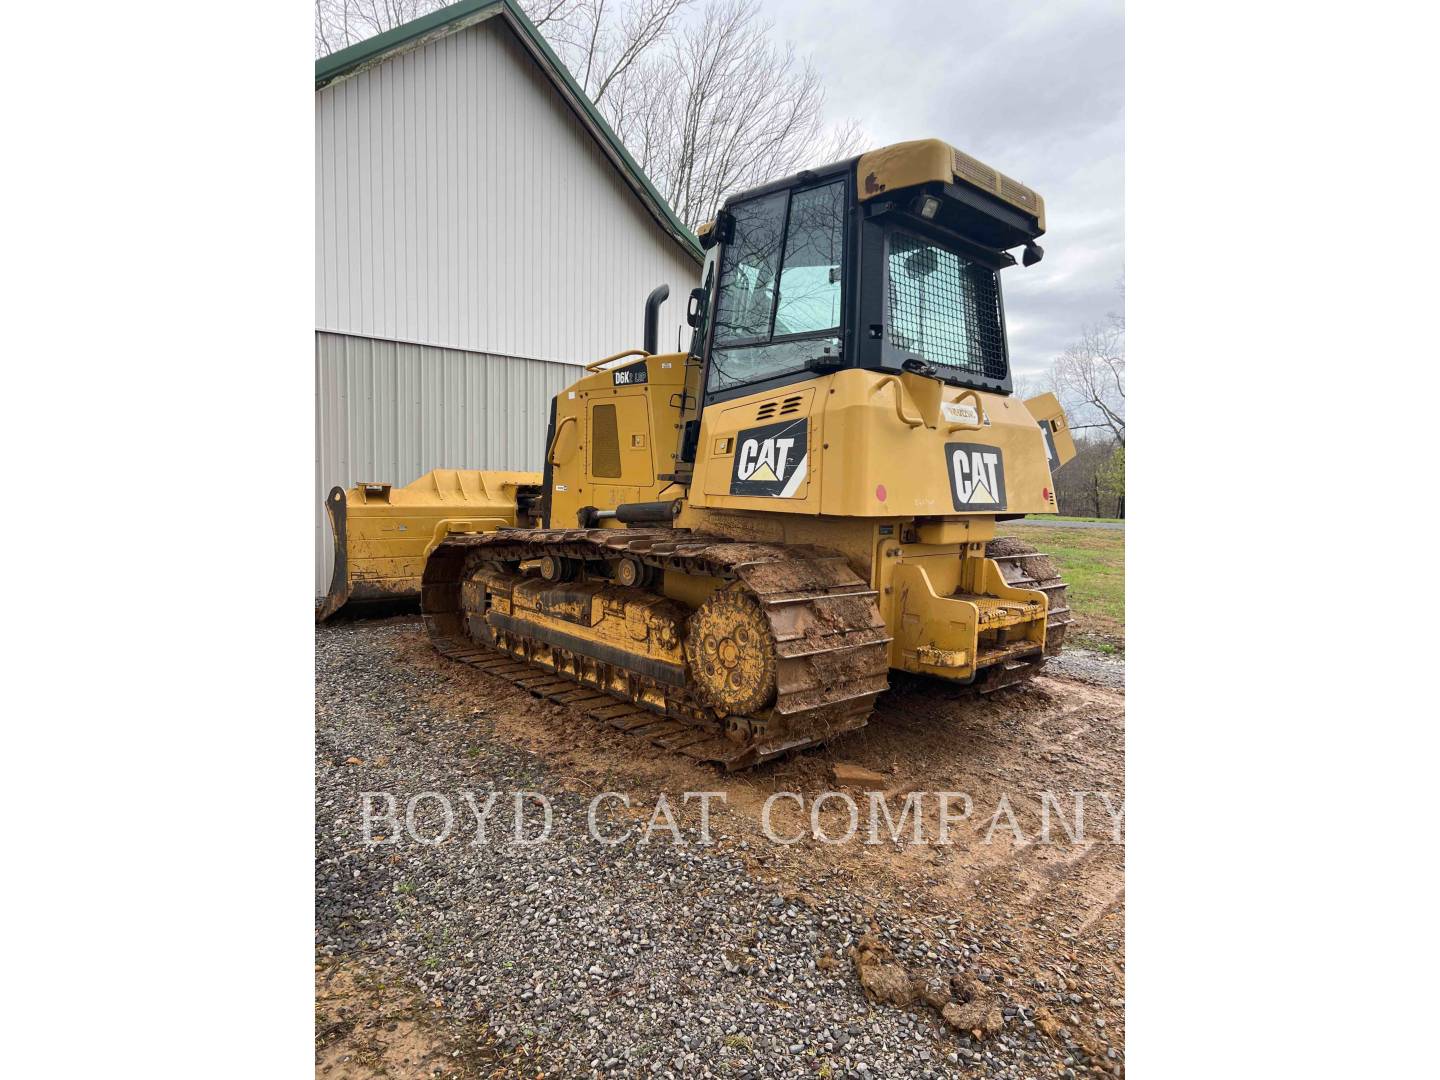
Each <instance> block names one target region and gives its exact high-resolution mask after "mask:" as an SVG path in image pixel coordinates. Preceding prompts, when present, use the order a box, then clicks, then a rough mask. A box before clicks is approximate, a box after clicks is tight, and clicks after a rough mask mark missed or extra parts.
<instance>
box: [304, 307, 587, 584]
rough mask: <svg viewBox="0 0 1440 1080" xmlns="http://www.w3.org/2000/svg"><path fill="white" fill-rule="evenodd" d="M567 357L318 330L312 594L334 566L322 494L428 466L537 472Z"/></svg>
mask: <svg viewBox="0 0 1440 1080" xmlns="http://www.w3.org/2000/svg"><path fill="white" fill-rule="evenodd" d="M578 374H579V373H578V372H577V371H576V370H575V369H574V368H573V367H572V366H570V365H569V364H552V363H545V362H544V361H540V360H522V359H518V358H515V357H506V356H491V355H484V354H479V353H469V352H461V351H458V350H455V349H437V348H434V347H431V346H425V345H409V344H404V343H401V342H395V341H376V340H374V339H371V338H363V337H346V336H344V335H341V334H325V333H317V334H316V335H315V384H316V391H317V394H316V406H315V408H316V412H315V448H316V461H315V508H316V512H317V515H318V516H317V518H316V522H315V595H316V596H321V595H323V594H324V592H325V591H326V589H328V588H329V587H330V573H331V570H332V569H333V567H334V560H333V551H332V550H331V538H330V525H329V522H328V521H327V519H326V517H325V512H324V501H325V495H326V493H327V492H329V490H330V489H331V488H332V487H334V486H335V485H337V484H338V485H340V486H341V487H347V488H348V487H350V486H351V485H353V484H358V483H362V482H364V481H367V480H376V481H381V482H384V483H390V484H396V485H400V484H408V483H409V482H410V481H411V480H414V479H416V478H417V477H420V476H423V475H424V474H425V473H427V472H429V471H430V470H431V469H534V470H536V471H539V469H540V467H541V461H542V458H543V457H544V453H545V451H544V445H543V444H544V442H545V426H546V423H547V421H548V420H549V417H550V399H551V398H552V397H554V396H555V395H556V394H557V393H559V392H560V391H561V390H563V389H564V388H565V387H567V386H569V385H570V384H571V383H573V382H574V381H575V378H576V376H577V375H578Z"/></svg>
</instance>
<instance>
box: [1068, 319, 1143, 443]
mask: <svg viewBox="0 0 1440 1080" xmlns="http://www.w3.org/2000/svg"><path fill="white" fill-rule="evenodd" d="M1050 377H1051V380H1052V383H1053V385H1054V390H1055V393H1056V395H1057V396H1058V397H1059V398H1060V400H1061V401H1062V402H1063V403H1064V405H1065V408H1066V411H1067V412H1068V413H1070V420H1071V423H1070V429H1071V430H1072V431H1085V430H1091V429H1100V430H1103V431H1108V432H1109V433H1110V436H1111V438H1113V439H1114V440H1115V442H1116V443H1117V444H1118V445H1120V446H1122V447H1123V446H1124V445H1125V319H1124V316H1123V315H1122V316H1114V315H1112V316H1111V317H1110V320H1109V321H1108V322H1107V323H1105V324H1104V325H1101V326H1089V327H1086V328H1085V330H1084V331H1083V332H1082V333H1081V335H1080V340H1079V341H1077V342H1076V343H1075V344H1074V345H1071V346H1070V347H1069V348H1068V349H1066V350H1065V351H1064V352H1063V353H1061V354H1060V356H1059V357H1057V358H1056V360H1055V363H1054V365H1053V366H1052V367H1051V369H1050Z"/></svg>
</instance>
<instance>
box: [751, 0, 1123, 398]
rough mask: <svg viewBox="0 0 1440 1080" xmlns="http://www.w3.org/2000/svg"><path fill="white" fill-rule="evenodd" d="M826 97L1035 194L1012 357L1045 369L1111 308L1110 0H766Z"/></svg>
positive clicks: (1116, 129) (877, 138)
mask: <svg viewBox="0 0 1440 1080" xmlns="http://www.w3.org/2000/svg"><path fill="white" fill-rule="evenodd" d="M766 9H767V13H768V14H769V16H770V17H771V18H772V19H773V20H774V22H775V28H776V32H777V35H778V36H780V37H781V38H782V39H783V40H786V41H790V42H793V43H794V44H795V45H796V47H797V49H798V50H799V51H800V52H804V53H809V54H810V56H811V59H812V60H813V61H814V63H815V65H816V67H817V68H819V70H820V73H821V74H822V76H823V77H824V80H825V86H826V90H827V95H828V99H827V103H826V107H827V111H828V112H829V114H830V116H831V117H832V118H834V119H841V118H845V117H854V118H855V119H857V120H859V121H860V122H861V123H862V124H863V125H864V126H865V129H866V132H867V133H868V134H869V135H870V136H871V138H872V140H873V142H874V144H875V145H877V146H880V145H884V144H886V143H891V142H900V141H902V140H905V139H923V138H940V139H944V140H945V141H946V142H949V143H951V144H953V145H955V146H957V147H959V148H960V149H961V150H964V151H965V152H966V153H968V154H971V155H972V156H974V157H977V158H979V159H980V160H981V161H983V162H985V163H986V164H987V165H991V166H994V167H995V168H997V169H999V170H1000V171H1001V172H1003V173H1006V174H1008V175H1010V176H1012V177H1014V178H1015V179H1016V180H1019V181H1020V182H1021V183H1024V184H1028V185H1029V186H1030V187H1032V188H1034V189H1035V190H1036V191H1038V192H1039V193H1040V194H1041V196H1043V197H1044V199H1045V218H1046V228H1047V232H1046V234H1045V237H1044V238H1043V239H1042V240H1041V241H1040V244H1041V246H1042V247H1044V248H1045V260H1044V261H1043V262H1041V263H1040V264H1039V265H1038V266H1033V267H1030V268H1029V269H1026V268H1024V267H1021V266H1016V267H1014V268H1012V269H1009V270H1006V271H1004V273H1003V275H1002V278H1001V280H1002V281H1003V282H1004V285H1005V314H1006V318H1007V321H1008V323H1009V328H1010V352H1011V361H1012V366H1013V368H1014V370H1015V372H1016V374H1018V375H1026V374H1034V373H1036V372H1038V371H1040V370H1042V369H1044V368H1045V367H1047V366H1048V365H1049V363H1050V361H1051V359H1053V358H1054V356H1055V355H1056V354H1057V353H1059V352H1061V351H1062V350H1063V349H1064V348H1065V346H1066V345H1068V344H1069V343H1070V342H1071V341H1072V340H1073V339H1074V338H1075V337H1076V335H1077V334H1078V332H1079V330H1080V328H1081V327H1082V326H1083V325H1084V324H1086V323H1095V322H1100V321H1102V320H1104V319H1105V317H1106V315H1107V314H1108V313H1110V312H1118V311H1119V310H1121V306H1122V302H1121V298H1120V294H1119V284H1120V279H1121V277H1122V275H1123V274H1124V268H1125V202H1124V198H1125V187H1124V182H1125V169H1124V154H1125V125H1124V107H1125V39H1124V32H1125V31H1124V27H1125V22H1124V5H1123V3H1121V2H1119V0H1043V2H1039V0H1036V2H1031V0H939V2H936V0H931V2H929V3H923V2H914V0H900V2H893V3H883V2H882V3H876V2H875V0H868V2H862V0H769V2H768V3H767V4H766Z"/></svg>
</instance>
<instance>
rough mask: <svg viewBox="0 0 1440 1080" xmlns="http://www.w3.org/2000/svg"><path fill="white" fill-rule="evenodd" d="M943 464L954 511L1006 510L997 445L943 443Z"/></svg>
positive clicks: (1001, 463)
mask: <svg viewBox="0 0 1440 1080" xmlns="http://www.w3.org/2000/svg"><path fill="white" fill-rule="evenodd" d="M945 464H946V466H947V467H948V468H949V470H950V495H951V498H953V499H954V501H955V509H956V510H1004V509H1005V460H1004V458H1002V457H1001V456H1000V448H999V447H998V446H981V445H980V444H979V443H946V444H945Z"/></svg>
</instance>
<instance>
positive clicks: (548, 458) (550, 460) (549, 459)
mask: <svg viewBox="0 0 1440 1080" xmlns="http://www.w3.org/2000/svg"><path fill="white" fill-rule="evenodd" d="M573 423H575V414H574V413H571V414H570V415H569V416H566V417H562V418H561V420H560V423H558V424H556V425H555V437H554V438H553V439H551V440H550V446H549V447H548V448H547V449H546V450H545V463H546V464H547V465H554V464H555V445H556V443H558V442H559V441H560V432H562V431H564V430H565V425H566V424H573Z"/></svg>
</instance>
